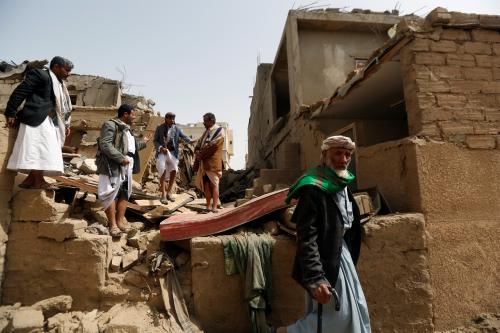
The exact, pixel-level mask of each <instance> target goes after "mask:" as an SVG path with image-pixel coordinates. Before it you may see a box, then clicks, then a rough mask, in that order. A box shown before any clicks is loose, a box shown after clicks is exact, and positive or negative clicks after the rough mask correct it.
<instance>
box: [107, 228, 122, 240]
mask: <svg viewBox="0 0 500 333" xmlns="http://www.w3.org/2000/svg"><path fill="white" fill-rule="evenodd" d="M109 234H110V235H111V237H113V238H119V237H121V235H122V231H121V230H120V229H119V228H118V227H114V228H111V229H109Z"/></svg>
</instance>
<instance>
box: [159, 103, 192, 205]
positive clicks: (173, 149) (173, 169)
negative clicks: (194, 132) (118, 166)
mask: <svg viewBox="0 0 500 333" xmlns="http://www.w3.org/2000/svg"><path fill="white" fill-rule="evenodd" d="M179 139H182V141H184V142H186V143H192V142H194V141H192V140H191V139H190V138H189V137H188V136H187V135H186V134H184V132H182V130H181V129H180V128H179V127H177V125H176V124H175V114H174V113H173V112H167V114H165V122H164V123H163V124H161V125H158V127H156V131H155V138H154V142H155V150H156V170H158V174H159V175H160V192H161V202H162V203H163V204H166V203H167V199H168V200H170V201H174V199H173V197H172V194H171V193H170V192H171V191H172V186H173V184H174V182H175V176H176V175H177V168H178V164H179ZM167 177H169V181H168V188H167V189H166V190H165V178H167Z"/></svg>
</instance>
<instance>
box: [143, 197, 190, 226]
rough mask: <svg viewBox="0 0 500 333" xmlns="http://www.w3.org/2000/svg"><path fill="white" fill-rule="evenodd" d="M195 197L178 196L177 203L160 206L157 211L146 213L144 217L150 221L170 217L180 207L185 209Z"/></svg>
mask: <svg viewBox="0 0 500 333" xmlns="http://www.w3.org/2000/svg"><path fill="white" fill-rule="evenodd" d="M193 199H194V198H193V197H192V196H191V195H189V194H188V193H181V194H178V195H177V197H176V198H175V201H173V202H169V203H168V204H167V205H160V206H158V207H156V208H155V209H153V210H151V211H149V212H147V213H145V214H144V215H143V216H144V217H145V218H146V219H148V220H157V219H160V218H165V217H168V216H169V215H170V214H171V213H172V212H175V211H176V210H177V209H179V208H180V207H183V206H184V205H186V204H187V203H188V202H191V201H193Z"/></svg>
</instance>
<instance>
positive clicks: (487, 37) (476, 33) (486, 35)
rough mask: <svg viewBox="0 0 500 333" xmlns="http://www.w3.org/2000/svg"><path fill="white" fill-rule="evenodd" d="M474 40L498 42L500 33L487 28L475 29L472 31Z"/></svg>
mask: <svg viewBox="0 0 500 333" xmlns="http://www.w3.org/2000/svg"><path fill="white" fill-rule="evenodd" d="M471 34H472V40H474V41H478V42H486V43H491V42H494V43H498V42H500V33H498V31H495V30H486V29H473V30H472V31H471Z"/></svg>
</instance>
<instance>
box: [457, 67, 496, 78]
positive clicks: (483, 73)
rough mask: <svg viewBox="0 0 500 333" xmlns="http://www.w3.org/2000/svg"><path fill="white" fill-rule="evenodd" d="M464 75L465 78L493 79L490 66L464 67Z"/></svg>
mask: <svg viewBox="0 0 500 333" xmlns="http://www.w3.org/2000/svg"><path fill="white" fill-rule="evenodd" d="M463 71H464V77H465V78H466V79H467V80H485V81H491V80H493V72H492V71H491V68H485V67H474V68H464V70H463Z"/></svg>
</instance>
